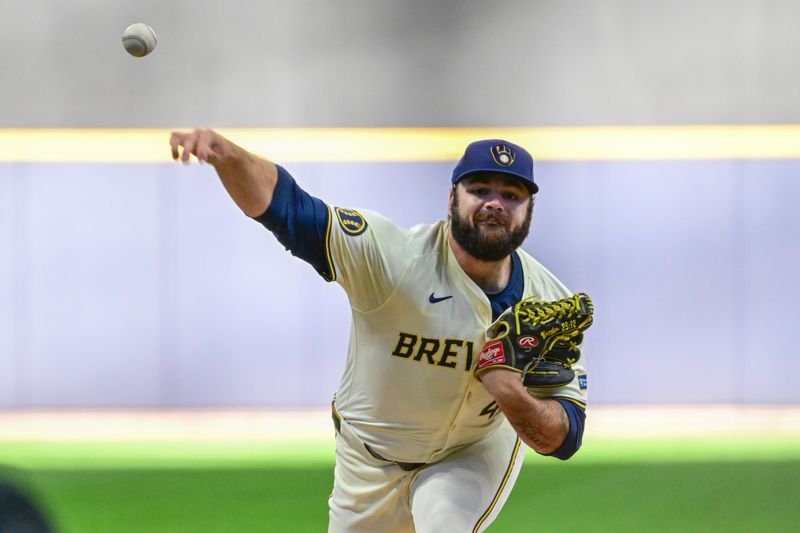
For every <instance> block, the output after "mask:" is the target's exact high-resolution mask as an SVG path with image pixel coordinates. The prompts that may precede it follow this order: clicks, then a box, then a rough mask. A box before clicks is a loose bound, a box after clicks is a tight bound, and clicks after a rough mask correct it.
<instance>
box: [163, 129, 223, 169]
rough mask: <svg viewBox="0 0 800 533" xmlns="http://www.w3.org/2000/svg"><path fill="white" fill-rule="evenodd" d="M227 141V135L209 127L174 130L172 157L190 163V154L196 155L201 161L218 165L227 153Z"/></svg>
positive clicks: (171, 137)
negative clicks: (181, 130) (184, 130)
mask: <svg viewBox="0 0 800 533" xmlns="http://www.w3.org/2000/svg"><path fill="white" fill-rule="evenodd" d="M227 142H228V141H227V140H226V139H225V137H223V136H222V135H220V134H218V133H216V132H215V131H214V130H209V129H196V130H192V131H190V132H179V131H174V132H172V135H171V136H170V138H169V144H170V146H171V147H172V159H174V160H175V161H178V160H180V161H181V162H182V163H184V164H188V163H189V158H190V156H192V155H194V156H195V157H196V158H197V159H198V160H199V161H200V162H201V163H210V164H212V165H216V164H217V163H219V162H220V161H221V160H222V158H223V156H224V155H225V146H226V144H227Z"/></svg>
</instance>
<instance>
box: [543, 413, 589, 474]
mask: <svg viewBox="0 0 800 533" xmlns="http://www.w3.org/2000/svg"><path fill="white" fill-rule="evenodd" d="M558 403H560V404H561V405H562V406H563V407H564V410H565V411H566V412H567V416H568V417H569V433H567V437H566V438H565V439H564V442H562V443H561V446H559V448H558V449H557V450H556V451H554V452H553V453H549V454H547V455H552V456H553V457H557V458H559V459H561V460H562V461H566V460H567V459H569V458H570V457H572V456H573V455H575V452H577V451H578V450H579V449H580V447H581V442H582V441H583V426H584V422H585V420H586V411H584V410H583V409H582V408H581V407H580V406H578V405H576V404H575V403H573V402H571V401H569V400H561V399H559V400H558Z"/></svg>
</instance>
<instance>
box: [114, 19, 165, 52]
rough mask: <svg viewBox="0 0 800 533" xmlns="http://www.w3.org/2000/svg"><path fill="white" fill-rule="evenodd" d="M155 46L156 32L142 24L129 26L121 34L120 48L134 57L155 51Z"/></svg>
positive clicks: (156, 41) (156, 42)
mask: <svg viewBox="0 0 800 533" xmlns="http://www.w3.org/2000/svg"><path fill="white" fill-rule="evenodd" d="M156 44H158V37H156V32H154V31H153V28H151V27H150V26H148V25H147V24H145V23H143V22H137V23H136V24H131V25H130V26H128V27H127V28H125V31H124V32H122V46H124V47H125V50H127V51H128V53H129V54H130V55H132V56H134V57H144V56H146V55H147V54H149V53H150V52H152V51H153V50H154V49H155V47H156Z"/></svg>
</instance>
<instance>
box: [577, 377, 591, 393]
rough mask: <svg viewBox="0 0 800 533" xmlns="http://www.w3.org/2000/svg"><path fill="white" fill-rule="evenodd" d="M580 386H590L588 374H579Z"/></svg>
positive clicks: (581, 387) (585, 387)
mask: <svg viewBox="0 0 800 533" xmlns="http://www.w3.org/2000/svg"><path fill="white" fill-rule="evenodd" d="M578 387H580V389H581V390H586V389H587V388H589V384H588V383H587V381H586V374H578Z"/></svg>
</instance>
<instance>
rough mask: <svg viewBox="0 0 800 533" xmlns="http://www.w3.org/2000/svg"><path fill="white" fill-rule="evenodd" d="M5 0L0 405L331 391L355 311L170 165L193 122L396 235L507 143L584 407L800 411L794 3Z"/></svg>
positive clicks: (432, 212) (799, 111)
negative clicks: (583, 331)
mask: <svg viewBox="0 0 800 533" xmlns="http://www.w3.org/2000/svg"><path fill="white" fill-rule="evenodd" d="M8 4H9V5H8V6H7V9H6V10H5V11H6V13H7V17H8V20H7V30H6V31H4V33H3V35H2V36H0V40H2V42H3V46H0V61H2V64H3V65H4V80H5V81H4V83H3V84H2V85H0V102H2V103H1V104H0V105H2V113H0V128H2V130H0V140H1V141H2V142H0V295H2V298H0V408H3V409H17V408H49V407H81V408H83V407H208V406H211V407H216V406H225V407H239V406H267V407H269V406H322V405H325V404H326V403H328V402H329V399H330V396H331V394H332V393H333V391H334V389H335V387H336V384H337V383H338V379H339V376H340V372H341V369H342V365H343V360H344V352H345V347H346V341H347V334H348V332H349V314H348V313H349V310H348V306H347V302H346V298H345V296H344V294H343V293H342V291H341V290H340V289H339V288H338V287H336V286H334V285H326V284H325V283H324V282H322V281H321V280H320V279H318V278H317V276H316V275H315V274H314V272H313V270H312V269H311V268H310V267H307V266H306V265H304V264H303V263H301V262H299V261H298V260H296V259H294V258H292V257H291V256H289V255H288V254H287V253H286V252H285V251H283V249H282V247H281V246H280V245H279V244H278V243H277V242H275V240H274V239H273V238H272V236H271V235H270V234H269V233H267V232H266V231H265V230H263V229H261V228H260V226H258V225H257V224H256V223H254V222H250V221H248V220H247V219H246V218H245V217H244V216H243V215H241V213H239V212H238V210H237V209H236V207H235V206H234V205H233V204H232V202H230V200H228V199H227V198H226V197H225V193H224V190H223V189H222V187H221V185H219V183H218V182H217V180H216V178H215V177H214V176H213V173H212V172H211V171H210V170H209V169H208V168H207V167H200V166H192V167H189V168H184V167H181V166H179V165H176V164H173V163H171V162H170V161H169V155H168V147H167V138H168V131H169V129H171V128H187V127H214V128H223V129H225V130H226V131H230V133H231V137H232V138H233V139H234V140H236V141H239V142H241V143H242V144H244V145H245V146H247V147H248V148H251V149H254V150H256V151H258V152H260V153H262V154H264V155H267V156H269V157H271V158H273V159H275V160H276V161H279V162H284V163H285V164H286V166H287V167H288V168H289V169H290V170H291V171H292V172H293V173H294V174H295V175H296V176H297V177H298V179H299V180H300V182H301V183H302V184H303V185H304V186H305V187H306V188H307V189H308V190H309V191H310V192H312V193H314V194H316V195H318V196H320V197H321V198H323V199H325V200H326V201H328V202H329V203H331V204H333V205H339V206H345V207H356V208H358V207H361V208H370V209H375V210H378V211H381V212H383V213H384V214H386V215H388V216H389V217H391V218H393V219H394V220H396V221H397V222H398V223H400V224H401V225H405V226H410V225H412V224H414V223H417V222H431V221H433V220H436V219H438V218H440V217H442V216H444V213H445V208H446V198H447V190H448V176H449V173H450V169H451V168H452V165H453V163H454V162H455V160H456V159H457V157H458V154H459V152H460V150H462V149H463V146H464V144H465V143H466V141H467V140H471V139H473V138H474V137H475V136H479V135H481V136H482V135H486V136H489V135H491V136H494V135H497V136H502V137H506V138H508V139H509V140H513V141H517V142H520V143H521V144H525V145H526V146H528V147H529V148H530V150H531V151H532V153H533V154H534V157H535V158H536V159H537V166H536V173H537V180H538V181H540V182H541V187H542V192H541V194H540V195H539V200H538V203H537V208H536V215H535V221H534V229H533V234H532V237H531V238H530V239H529V240H528V242H527V244H526V249H528V250H529V251H530V252H531V253H533V254H534V256H536V257H537V258H538V259H539V260H540V261H541V262H543V263H544V264H545V265H546V266H547V267H549V268H550V269H551V270H552V271H554V272H555V273H556V274H557V275H558V276H559V277H560V278H561V279H562V280H563V281H565V283H567V285H568V286H570V287H571V288H572V289H574V290H584V291H587V292H589V293H590V294H592V296H593V297H594V298H595V300H596V303H597V309H598V314H597V323H596V326H595V327H594V328H593V330H592V332H591V333H592V334H591V335H590V336H589V338H588V341H587V348H586V350H587V354H588V356H589V357H590V361H589V369H590V400H591V402H592V403H593V404H626V403H670V404H674V403H740V404H745V403H800V391H798V389H797V387H795V386H794V381H795V380H796V378H795V376H796V375H797V374H798V371H800V358H798V357H797V356H796V353H795V352H796V349H795V348H794V344H795V343H794V342H793V338H792V337H791V335H792V332H793V331H794V329H796V327H797V319H796V318H795V314H794V312H793V311H792V309H793V308H794V306H795V305H796V301H797V300H798V296H800V290H798V282H797V275H796V271H797V265H798V264H800V237H798V235H797V232H796V227H797V223H796V217H795V215H794V211H795V210H796V209H797V205H798V204H799V203H800V202H799V201H800V179H799V178H798V177H799V176H800V127H798V126H795V125H797V124H800V106H798V105H797V103H796V95H797V94H798V88H800V87H798V85H800V83H799V82H800V79H798V76H800V75H799V74H798V73H797V71H796V69H795V68H793V66H794V65H795V64H797V62H798V61H797V60H798V57H797V56H798V54H799V53H800V35H798V34H797V32H796V31H795V30H794V21H796V20H797V19H798V15H800V5H796V4H795V3H792V2H789V1H774V2H769V1H740V2H736V3H733V4H732V3H730V2H724V1H721V0H720V1H712V0H700V1H692V2H689V1H683V0H681V1H675V2H650V1H648V2H636V1H632V0H629V1H624V0H612V1H609V2H602V3H599V2H594V3H588V2H578V1H555V0H553V1H536V2H524V1H521V0H519V1H508V2H503V1H500V2H491V3H486V2H477V1H476V2H459V1H456V0H448V1H422V0H417V1H410V2H396V1H388V0H387V1H383V0H381V1H377V2H375V1H372V2H367V1H344V2H337V3H335V4H331V3H326V2H319V1H300V2H293V3H291V5H288V4H286V3H283V2H272V1H269V2H252V1H250V2H244V1H240V0H231V1H229V2H225V3H210V2H208V3H206V2H200V3H198V2H188V1H175V2H169V3H164V2H156V1H142V2H137V3H136V4H135V5H133V4H124V3H121V2H99V1H96V0H93V1H76V2H71V3H69V5H67V4H63V5H62V3H59V2H55V0H51V1H43V0H27V1H25V2H22V1H17V0H12V1H11V2H8ZM139 20H141V21H144V22H147V23H148V24H150V25H152V26H153V27H154V28H155V29H156V32H157V33H158V34H159V38H160V44H159V47H158V49H157V50H156V52H155V53H154V54H153V55H152V56H149V57H147V58H144V59H139V60H137V59H133V58H131V57H129V56H127V55H126V54H125V52H124V51H123V49H122V47H121V43H120V34H121V31H122V29H124V28H125V26H127V25H128V24H130V23H131V22H135V21H139ZM139 128H148V129H147V130H141V129H139ZM241 128H259V129H257V130H250V129H241ZM261 128H266V129H261ZM307 128H323V129H322V130H320V129H314V130H309V129H307ZM341 128H359V129H348V130H342V129H341ZM385 128H413V129H409V130H407V129H385ZM486 128H488V129H486Z"/></svg>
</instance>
